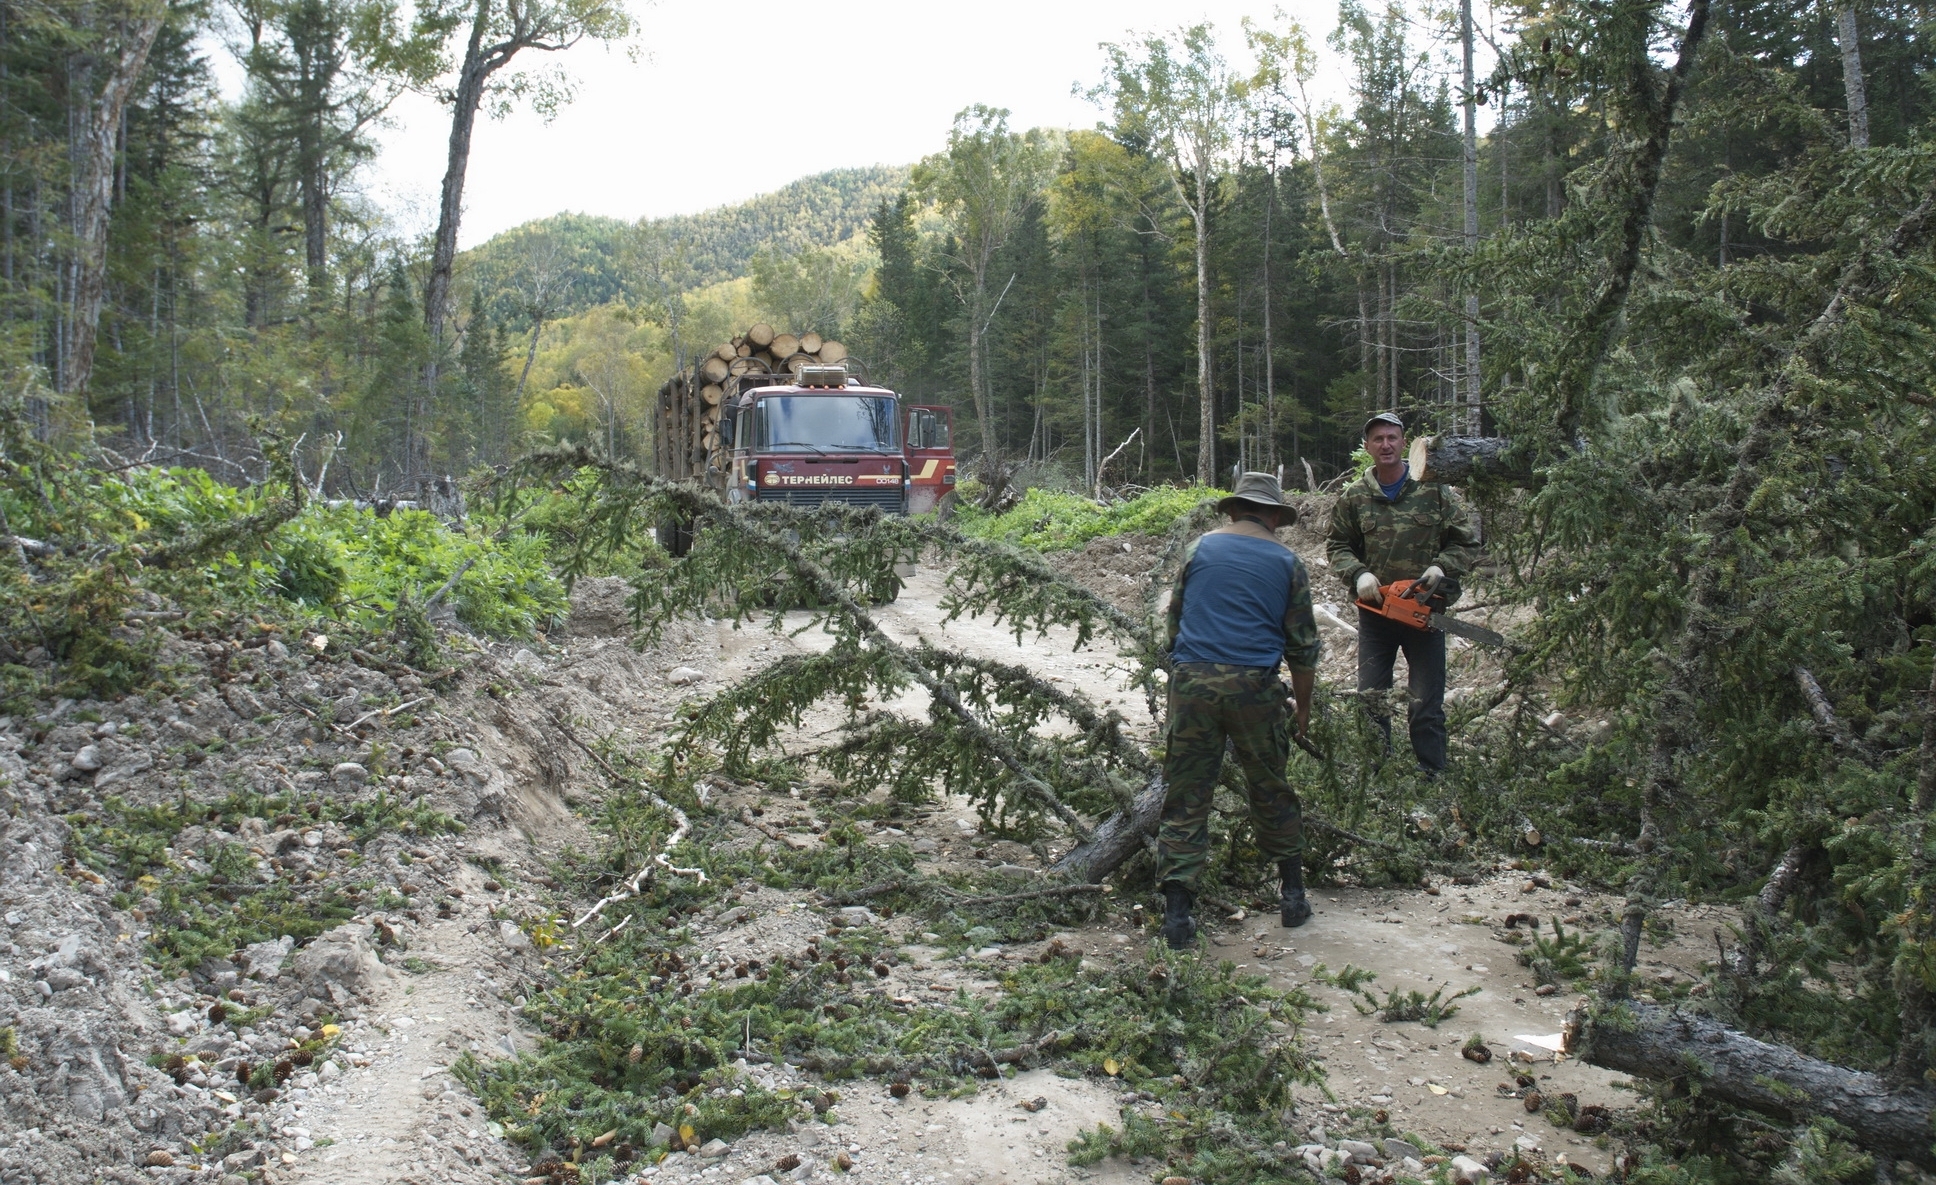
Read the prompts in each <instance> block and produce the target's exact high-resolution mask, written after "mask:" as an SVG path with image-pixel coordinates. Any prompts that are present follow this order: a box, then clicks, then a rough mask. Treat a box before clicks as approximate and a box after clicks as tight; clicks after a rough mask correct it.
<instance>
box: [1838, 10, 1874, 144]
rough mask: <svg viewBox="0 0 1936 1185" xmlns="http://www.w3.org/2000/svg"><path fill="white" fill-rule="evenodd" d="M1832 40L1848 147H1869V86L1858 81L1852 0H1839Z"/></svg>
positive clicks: (1859, 65)
mask: <svg viewBox="0 0 1936 1185" xmlns="http://www.w3.org/2000/svg"><path fill="white" fill-rule="evenodd" d="M1835 31H1836V40H1838V41H1840V42H1841V43H1842V44H1841V49H1842V89H1843V91H1845V92H1846V93H1847V95H1848V102H1849V147H1851V148H1867V147H1868V146H1869V88H1868V84H1867V83H1865V82H1863V81H1862V39H1861V36H1860V32H1861V30H1860V29H1858V28H1857V26H1856V23H1855V0H1843V2H1842V4H1841V5H1840V6H1839V7H1838V8H1837V9H1836V10H1835Z"/></svg>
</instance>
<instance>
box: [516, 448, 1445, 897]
mask: <svg viewBox="0 0 1936 1185" xmlns="http://www.w3.org/2000/svg"><path fill="white" fill-rule="evenodd" d="M582 474H595V475H596V480H592V481H585V480H578V481H574V482H573V483H572V488H573V489H574V490H575V491H576V493H575V494H574V495H573V496H576V497H578V498H580V499H582V503H583V504H582V506H581V508H580V512H579V514H578V516H577V517H578V520H579V521H580V522H582V523H584V524H585V529H584V530H583V531H581V532H580V533H579V534H578V535H577V537H576V543H575V545H574V546H575V551H574V553H573V555H572V556H571V557H570V558H569V559H568V560H567V561H566V567H567V570H568V571H573V570H583V569H584V568H585V567H586V566H588V565H591V564H593V563H595V562H596V561H597V559H598V557H599V556H600V555H603V554H607V553H610V552H613V551H616V550H618V549H620V548H622V547H623V546H625V544H626V542H627V541H628V540H629V539H631V538H633V537H635V536H634V534H633V533H634V532H636V531H638V530H641V529H643V526H644V524H649V523H653V522H657V521H660V520H662V519H663V518H666V517H669V516H673V515H677V516H678V517H680V518H681V519H682V520H685V521H691V522H693V523H694V524H695V532H694V544H693V547H692V550H691V553H690V554H689V555H687V556H686V557H684V558H683V559H681V560H680V561H679V562H678V563H676V564H674V565H672V566H670V567H668V568H665V569H662V570H655V571H654V572H653V573H652V574H651V577H650V579H647V580H641V581H640V582H638V583H637V585H636V586H635V592H634V595H633V598H632V602H631V608H632V611H633V615H634V622H635V624H636V626H637V627H638V629H639V631H640V634H641V636H642V637H643V638H645V639H652V638H656V637H657V636H658V635H659V633H660V632H661V631H662V630H663V629H664V628H665V627H666V626H667V625H668V624H669V623H670V622H672V621H673V620H675V619H677V618H679V617H682V616H696V615H700V614H708V615H711V616H713V617H715V618H724V619H726V620H731V621H754V620H760V619H764V621H765V622H766V624H767V625H768V627H769V628H772V629H776V630H778V629H781V628H787V629H791V630H798V629H799V628H800V626H799V625H798V623H797V622H788V621H787V620H786V618H785V613H786V612H787V610H789V609H791V608H797V607H805V608H807V609H808V610H809V611H810V613H811V614H812V615H813V624H812V625H811V626H809V627H808V628H819V629H824V630H825V631H826V632H827V633H828V634H830V635H831V636H832V639H833V641H832V644H831V646H829V647H828V649H826V650H825V651H824V652H821V653H817V654H807V655H795V656H790V657H788V658H785V659H782V660H780V661H778V662H776V663H773V664H772V665H770V666H768V667H766V668H765V669H763V670H759V671H756V672H753V673H752V674H751V675H749V676H748V677H747V678H746V679H744V680H743V681H741V682H740V683H738V684H737V685H735V686H733V687H731V688H729V689H727V690H725V691H723V692H721V693H720V694H718V695H717V696H715V697H713V698H712V699H710V700H708V701H706V702H705V703H704V704H703V705H701V706H700V707H698V708H697V709H696V710H695V711H694V712H693V713H692V714H691V715H690V717H689V718H688V719H687V720H686V721H685V723H684V724H683V726H682V729H681V731H680V733H679V737H678V740H677V747H678V748H679V749H680V750H682V751H690V750H692V749H694V748H705V749H708V750H712V751H716V752H718V753H719V754H721V755H722V757H723V758H724V761H725V764H726V767H727V768H728V769H739V768H744V767H746V766H747V765H748V763H749V762H750V761H751V759H752V758H753V757H754V756H755V755H757V754H759V753H762V752H765V751H771V750H773V749H774V748H775V746H776V745H777V743H778V742H779V740H780V739H781V738H782V737H783V736H784V735H786V734H787V733H788V732H790V731H791V730H792V729H794V728H797V726H798V725H799V723H800V721H801V718H802V716H803V714H804V713H805V712H806V711H807V710H808V709H809V708H811V707H813V706H815V705H817V704H822V703H829V704H839V705H844V707H845V711H846V716H845V719H844V721H843V723H842V725H841V727H840V729H839V732H838V736H837V739H836V741H835V742H834V743H833V744H831V745H829V746H827V747H826V748H824V749H822V750H821V751H819V752H817V753H815V754H814V755H813V759H814V760H815V761H817V762H818V763H819V764H820V765H821V766H822V767H824V768H825V769H826V770H827V771H828V772H829V773H830V774H832V775H833V776H835V777H836V778H838V779H840V780H841V781H842V782H843V783H844V784H849V785H852V786H855V787H873V786H884V787H886V788H887V789H888V790H889V791H890V792H891V793H892V794H893V795H894V796H896V797H897V798H898V799H900V800H902V801H909V802H919V801H925V800H927V799H928V798H930V797H932V796H933V795H934V794H935V793H937V792H938V793H942V794H949V795H958V796H961V797H963V798H965V799H967V800H968V801H970V802H972V803H974V804H975V806H976V808H977V810H978V811H979V812H980V813H981V815H982V817H983V819H984V820H985V821H986V822H987V823H988V824H989V825H991V826H992V827H994V828H996V829H998V830H1000V831H1001V832H1002V833H1004V834H1008V835H1011V836H1014V837H1016V838H1019V839H1023V840H1025V841H1028V842H1031V843H1032V844H1034V845H1035V846H1036V847H1037V849H1038V851H1039V852H1041V853H1042V854H1043V855H1044V856H1045V863H1046V864H1047V865H1048V867H1047V869H1046V874H1047V875H1048V877H1049V878H1050V879H1051V880H1052V881H1055V882H1059V883H1070V884H1079V883H1087V884H1094V883H1098V882H1101V881H1102V880H1104V879H1105V878H1107V877H1109V876H1111V875H1112V874H1113V873H1115V872H1116V871H1117V870H1119V869H1120V868H1122V866H1123V865H1124V864H1125V863H1126V862H1127V861H1128V860H1129V859H1130V858H1131V857H1133V856H1134V855H1135V854H1136V853H1138V852H1139V851H1142V850H1144V849H1145V848H1146V847H1147V846H1148V845H1149V843H1150V842H1151V836H1152V834H1153V832H1154V829H1155V825H1156V820H1157V815H1158V813H1159V812H1160V810H1161V806H1162V800H1163V780H1162V772H1161V768H1160V765H1159V763H1158V762H1157V761H1156V760H1154V759H1153V758H1152V756H1151V755H1150V753H1149V752H1148V751H1147V750H1146V749H1145V748H1144V747H1143V745H1142V743H1141V742H1139V741H1138V740H1137V739H1135V738H1134V737H1132V736H1131V735H1129V733H1128V731H1127V723H1126V721H1125V720H1124V718H1123V717H1122V715H1121V714H1120V713H1118V712H1116V711H1114V710H1111V709H1108V708H1105V707H1102V706H1099V705H1097V704H1095V703H1094V702H1092V701H1091V700H1089V699H1088V698H1087V697H1086V696H1084V695H1083V694H1082V693H1080V692H1079V691H1076V690H1073V689H1069V688H1066V687H1061V686H1058V685H1056V684H1055V683H1052V682H1050V681H1048V680H1046V679H1043V678H1041V677H1039V676H1037V675H1035V674H1034V673H1032V672H1030V671H1029V670H1027V669H1026V668H1023V667H1020V666H1015V665H1012V664H1006V663H1001V662H995V661H990V660H988V659H984V658H980V657H977V656H972V655H968V654H964V653H962V652H960V651H956V650H952V649H949V648H946V647H944V646H939V645H935V644H932V643H929V642H925V641H922V642H902V641H898V640H896V639H894V638H892V637H890V636H888V634H887V633H886V632H885V631H883V630H882V629H881V628H880V626H879V624H878V623H877V622H876V621H875V620H874V618H873V616H872V615H871V614H870V612H869V609H868V606H869V605H870V604H874V603H879V602H883V601H886V600H889V599H891V598H892V597H893V596H895V595H896V594H897V593H898V590H899V588H900V583H901V582H900V578H899V577H898V576H897V575H896V574H895V568H896V565H898V564H906V563H912V562H914V561H915V560H917V559H920V558H923V557H926V558H927V559H928V560H930V561H939V562H942V563H946V564H947V565H949V577H948V592H947V595H946V598H945V600H944V602H943V605H942V608H943V610H944V611H945V613H946V614H947V619H949V620H953V619H954V618H956V617H961V616H970V617H975V616H986V617H989V618H991V619H993V620H994V621H996V622H998V623H1003V624H1006V625H1007V626H1009V627H1010V628H1012V629H1013V631H1014V633H1015V635H1016V637H1017V640H1018V641H1019V640H1020V639H1022V638H1023V637H1025V636H1028V635H1030V634H1034V635H1037V636H1044V635H1046V634H1047V632H1048V631H1049V630H1051V629H1056V628H1063V629H1067V630H1070V631H1072V632H1073V634H1074V644H1075V645H1076V646H1077V647H1082V646H1087V645H1095V644H1102V643H1107V644H1109V645H1110V646H1111V647H1112V648H1113V649H1114V650H1115V651H1116V652H1117V653H1118V654H1119V655H1121V656H1122V657H1123V658H1124V659H1125V660H1126V662H1127V664H1128V665H1129V666H1130V667H1131V669H1132V671H1133V674H1132V681H1133V682H1134V683H1136V684H1138V685H1139V686H1140V687H1141V689H1142V691H1143V693H1144V694H1145V695H1146V696H1147V697H1149V703H1150V706H1151V710H1152V714H1153V715H1155V716H1157V717H1158V718H1159V719H1160V717H1161V708H1160V696H1161V687H1162V681H1163V679H1164V675H1163V666H1164V662H1165V658H1164V656H1163V655H1162V654H1161V653H1160V652H1159V650H1158V646H1157V642H1156V639H1155V636H1154V633H1153V630H1152V628H1151V623H1152V622H1153V621H1154V619H1155V614H1154V602H1155V600H1156V598H1157V596H1158V595H1159V594H1160V590H1161V589H1162V588H1163V587H1166V582H1167V577H1168V575H1169V574H1170V573H1172V572H1173V571H1174V566H1175V564H1176V563H1177V562H1178V560H1179V558H1180V556H1181V554H1182V545H1183V544H1184V543H1185V542H1187V541H1188V539H1189V538H1190V537H1191V536H1192V535H1194V533H1195V532H1196V531H1198V530H1200V529H1201V528H1202V527H1203V526H1204V525H1205V524H1206V523H1208V522H1209V521H1210V520H1211V518H1212V517H1213V516H1212V513H1211V512H1210V511H1209V510H1208V508H1207V507H1206V508H1204V509H1201V510H1199V512H1198V513H1197V514H1195V515H1193V516H1188V517H1186V518H1185V519H1184V520H1182V521H1180V522H1179V523H1178V524H1177V527H1176V529H1175V530H1174V531H1173V537H1172V540H1171V544H1170V547H1169V548H1168V551H1167V553H1166V555H1165V556H1164V558H1163V559H1161V560H1160V561H1159V562H1158V563H1157V564H1156V565H1155V567H1154V569H1153V571H1152V573H1151V577H1150V580H1149V582H1148V589H1147V594H1146V597H1145V608H1146V612H1145V613H1143V614H1142V615H1140V616H1139V615H1134V614H1130V613H1126V612H1124V611H1123V610H1121V609H1119V608H1117V607H1116V606H1115V605H1113V604H1111V603H1110V602H1109V601H1107V600H1105V599H1103V598H1102V597H1100V596H1098V595H1097V594H1095V593H1094V592H1092V591H1090V590H1089V589H1087V588H1084V587H1083V586H1082V585H1080V584H1077V583H1075V582H1073V581H1071V580H1068V579H1066V578H1065V577H1063V576H1062V575H1060V574H1059V573H1058V572H1056V571H1055V570H1054V569H1053V568H1052V567H1051V566H1050V565H1048V564H1047V563H1046V562H1045V561H1044V560H1043V559H1042V558H1041V556H1039V555H1037V554H1035V553H1033V552H1029V551H1025V550H1022V549H1019V548H1015V547H1011V546H1008V545H1006V544H1001V543H995V542H989V541H986V540H981V539H976V538H972V537H969V536H967V535H964V534H962V533H961V532H959V531H957V530H955V529H953V528H951V527H949V526H948V525H947V524H944V523H939V522H936V521H933V520H931V519H926V518H902V517H895V516H887V515H882V514H880V513H879V512H878V511H875V510H872V509H857V508H852V507H843V506H839V505H826V506H821V507H816V508H801V507H788V506H780V505H774V504H766V503H752V504H737V505H728V504H727V503H725V502H723V501H721V500H720V499H719V498H717V497H716V496H715V495H714V494H713V493H712V492H711V491H709V490H704V489H700V488H697V487H695V486H693V485H690V484H686V483H681V482H672V481H666V480H664V479H662V478H659V477H656V476H654V475H651V474H648V473H645V472H643V471H641V470H639V469H637V468H635V467H633V466H631V465H628V464H626V463H623V462H613V461H610V460H608V459H606V458H604V457H602V456H600V455H597V454H595V453H593V452H591V451H589V450H584V449H559V450H554V451H551V452H547V453H542V454H538V455H535V456H533V457H531V458H529V459H527V460H526V461H525V462H524V463H523V465H522V466H521V467H520V469H519V471H518V472H516V473H514V474H513V475H512V476H511V479H510V485H509V486H507V488H514V487H516V486H517V485H520V484H524V485H528V484H530V483H532V482H547V483H561V482H562V481H563V480H564V479H566V478H569V477H573V476H577V475H582ZM560 488H563V487H562V485H560ZM917 688H918V689H919V690H920V691H923V692H925V693H926V695H927V697H928V707H927V710H926V713H925V717H924V718H916V717H915V716H913V715H904V714H900V713H895V712H889V711H885V710H880V709H870V708H867V707H864V705H866V704H869V703H883V702H886V701H889V700H892V699H893V698H895V697H896V696H899V695H901V694H902V693H903V692H906V691H908V690H910V689H917ZM1232 776H1233V777H1234V776H1237V775H1235V774H1234V772H1233V773H1232ZM1391 822H1392V828H1391V831H1392V834H1393V838H1392V840H1391V841H1390V842H1389V843H1388V842H1387V841H1385V840H1373V841H1371V842H1372V844H1373V845H1374V846H1378V847H1381V848H1389V849H1390V850H1393V851H1396V850H1398V848H1399V834H1400V832H1401V831H1402V819H1401V818H1400V817H1399V816H1398V815H1397V814H1396V813H1394V817H1393V819H1392V821H1391ZM1307 827H1309V828H1312V829H1314V830H1318V831H1323V832H1327V833H1329V834H1331V835H1333V836H1334V837H1335V838H1337V839H1338V840H1339V841H1340V842H1342V843H1345V844H1355V843H1358V842H1360V841H1362V840H1365V839H1366V837H1363V836H1360V835H1358V834H1357V833H1356V832H1353V831H1350V830H1347V829H1345V828H1342V827H1337V826H1334V825H1332V824H1330V823H1328V822H1327V821H1326V820H1324V819H1322V818H1307ZM1414 864H1415V862H1414ZM1414 875H1415V874H1414Z"/></svg>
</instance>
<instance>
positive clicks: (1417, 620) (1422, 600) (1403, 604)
mask: <svg viewBox="0 0 1936 1185" xmlns="http://www.w3.org/2000/svg"><path fill="white" fill-rule="evenodd" d="M1378 591H1379V592H1381V593H1383V594H1384V595H1385V601H1384V604H1382V605H1373V604H1370V603H1369V602H1366V601H1359V602H1358V608H1360V609H1363V610H1364V611H1365V612H1367V613H1376V614H1378V616H1380V617H1388V618H1390V619H1391V620H1393V621H1395V622H1397V623H1399V624H1400V625H1409V626H1411V627H1412V628H1413V629H1415V630H1442V631H1444V632H1445V633H1448V634H1457V635H1458V636H1459V637H1461V638H1469V639H1471V640H1472V641H1474V642H1477V643H1479V644H1480V645H1481V646H1492V647H1496V648H1497V649H1500V650H1504V649H1505V648H1506V639H1505V638H1504V637H1503V636H1501V635H1499V634H1496V633H1494V632H1493V631H1491V630H1489V629H1487V628H1486V627H1485V626H1482V625H1474V624H1472V623H1471V622H1469V621H1460V620H1459V619H1458V618H1456V617H1454V616H1452V615H1451V614H1449V613H1447V612H1445V611H1444V610H1443V609H1434V608H1432V607H1431V606H1430V605H1428V604H1426V599H1427V598H1428V597H1430V596H1431V595H1432V590H1431V589H1429V588H1427V587H1426V585H1425V582H1424V581H1423V580H1396V581H1393V582H1392V583H1390V584H1387V585H1386V586H1385V587H1383V588H1381V589H1379V590H1378Z"/></svg>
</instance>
